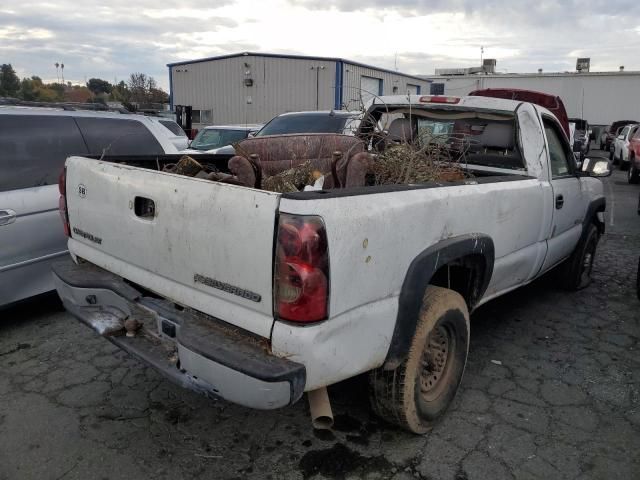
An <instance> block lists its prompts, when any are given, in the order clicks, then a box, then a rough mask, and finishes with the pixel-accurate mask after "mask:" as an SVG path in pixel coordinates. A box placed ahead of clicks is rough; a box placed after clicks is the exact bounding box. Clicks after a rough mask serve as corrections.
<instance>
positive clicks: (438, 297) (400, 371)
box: [369, 286, 469, 434]
mask: <svg viewBox="0 0 640 480" xmlns="http://www.w3.org/2000/svg"><path fill="white" fill-rule="evenodd" d="M468 352H469V311H468V309H467V304H466V302H465V301H464V299H463V298H462V296H461V295H460V294H459V293H457V292H454V291H453V290H449V289H447V288H441V287H435V286H429V287H427V289H426V291H425V293H424V296H423V300H422V308H421V309H420V313H419V318H418V323H417V325H416V332H415V334H414V336H413V339H412V340H411V346H410V348H409V354H408V355H407V358H406V359H405V360H404V361H403V362H402V363H401V364H400V365H399V366H398V367H397V368H396V369H395V370H387V371H385V370H383V368H379V369H376V370H374V371H372V372H371V373H370V376H369V385H370V401H371V406H372V408H373V410H374V412H375V413H376V414H377V415H378V416H380V417H382V418H383V419H385V420H387V421H388V422H390V423H394V424H396V425H398V426H400V427H402V428H404V429H406V430H409V431H410V432H413V433H418V434H422V433H426V432H428V431H429V430H431V428H432V427H433V425H434V424H435V422H436V421H437V420H438V419H439V418H440V417H441V416H442V415H443V414H444V412H445V411H446V409H447V408H448V407H449V405H450V404H451V402H452V401H453V398H454V397H455V395H456V392H457V390H458V386H459V385H460V381H461V380H462V375H463V373H464V367H465V365H466V363H467V354H468Z"/></svg>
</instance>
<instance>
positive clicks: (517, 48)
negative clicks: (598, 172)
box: [0, 0, 640, 90]
mask: <svg viewBox="0 0 640 480" xmlns="http://www.w3.org/2000/svg"><path fill="white" fill-rule="evenodd" d="M481 47H484V58H495V59H496V60H497V67H496V68H497V71H498V72H505V73H506V72H535V71H537V70H538V69H539V68H542V69H543V70H544V71H546V72H558V71H573V70H575V63H576V58H577V57H590V58H591V71H611V70H617V69H618V67H619V66H620V65H624V66H625V70H640V1H638V0H630V1H628V0H608V1H600V0H593V1H591V0H582V1H562V0H557V1H549V0H536V1H532V0H484V1H483V0H448V1H447V0H430V1H425V0H298V1H293V0H262V1H261V0H253V1H247V0H216V1H215V2H209V3H207V2H201V1H199V2H195V1H192V0H181V1H178V2H172V5H171V6H169V5H168V4H163V2H158V1H157V0H153V1H152V0H137V1H136V2H132V1H125V0H111V1H109V2H105V3H102V2H93V1H91V0H85V1H82V2H78V0H55V1H49V2H32V1H29V0H26V1H23V2H11V3H9V2H3V4H2V5H0V63H11V64H12V65H13V67H14V68H15V70H16V72H17V73H18V75H19V76H20V77H26V76H31V75H38V76H40V77H41V78H42V79H43V80H45V81H55V80H56V78H57V74H56V68H55V65H54V64H55V63H56V62H58V63H64V65H65V68H64V78H65V81H72V82H74V83H76V82H79V83H84V82H85V81H86V79H89V78H92V77H98V78H103V79H105V80H108V81H110V82H114V81H120V80H126V79H127V77H128V76H129V74H130V73H132V72H142V73H146V74H148V75H151V76H153V77H154V78H155V79H156V80H157V81H158V84H159V85H160V86H161V87H163V88H164V89H165V90H168V82H169V78H168V69H167V67H166V64H167V63H171V62H176V61H182V60H190V59H195V58H203V57H210V56H216V55H224V54H229V53H239V52H243V51H252V52H270V53H285V54H286V53H290V54H302V55H315V56H327V57H343V58H347V59H351V60H354V61H359V62H362V63H368V64H372V65H376V66H379V67H384V68H389V69H397V70H399V71H401V72H404V73H410V74H426V75H428V74H433V73H434V69H435V68H448V67H470V66H477V65H479V64H480V54H481V50H480V49H481Z"/></svg>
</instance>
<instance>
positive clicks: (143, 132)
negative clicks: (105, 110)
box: [76, 117, 164, 155]
mask: <svg viewBox="0 0 640 480" xmlns="http://www.w3.org/2000/svg"><path fill="white" fill-rule="evenodd" d="M76 121H77V122H78V126H79V127H80V130H81V131H82V135H83V136H84V139H85V141H86V142H87V146H88V147H89V152H90V153H91V154H92V155H102V152H103V151H104V152H105V155H162V154H163V153H164V150H163V149H162V147H161V146H160V143H158V140H156V137H154V136H153V134H152V133H151V132H150V131H149V129H148V128H147V127H145V126H144V125H143V124H142V123H140V122H138V121H137V120H128V119H124V118H123V119H119V118H99V117H76Z"/></svg>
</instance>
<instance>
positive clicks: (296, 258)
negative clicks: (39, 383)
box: [54, 96, 610, 433]
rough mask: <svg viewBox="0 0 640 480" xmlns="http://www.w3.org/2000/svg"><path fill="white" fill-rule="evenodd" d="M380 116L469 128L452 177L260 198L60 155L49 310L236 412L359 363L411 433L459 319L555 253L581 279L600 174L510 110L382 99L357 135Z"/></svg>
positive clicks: (525, 278)
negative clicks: (57, 253) (61, 252)
mask: <svg viewBox="0 0 640 480" xmlns="http://www.w3.org/2000/svg"><path fill="white" fill-rule="evenodd" d="M388 114H393V115H394V116H395V117H396V118H400V119H401V120H400V123H398V124H397V125H400V126H401V127H402V128H404V129H405V133H406V131H407V129H409V130H412V131H413V132H416V131H417V132H420V131H424V130H425V129H426V130H428V131H431V132H434V131H437V132H453V133H460V132H463V133H466V134H468V135H473V136H475V137H476V142H475V145H476V148H473V149H469V150H467V151H466V152H465V154H464V158H462V159H461V160H460V161H461V162H462V163H461V165H462V166H463V167H464V168H465V169H466V170H467V171H468V172H470V174H472V176H470V178H467V179H465V180H462V181H452V182H441V183H424V184H400V185H378V186H375V185H365V186H360V187H353V188H334V189H332V190H321V191H305V192H299V193H285V194H280V193H273V192H268V191H264V190H259V189H255V188H247V187H243V186H237V185H229V184H223V183H218V182H212V181H208V180H204V179H199V178H190V177H186V176H180V175H176V174H172V173H166V172H161V171H159V170H160V167H161V165H163V164H164V163H166V162H169V161H171V162H175V157H173V159H172V158H170V157H162V156H160V157H153V159H150V160H145V159H141V158H137V159H136V158H131V159H129V160H128V159H126V158H113V159H108V158H107V159H103V160H95V159H87V158H83V157H70V158H69V159H67V162H66V177H65V176H62V177H61V185H60V190H61V199H60V205H61V214H62V216H63V221H64V222H65V223H66V228H67V231H68V232H70V235H69V240H68V246H69V251H70V252H71V255H72V260H73V261H72V260H71V259H69V260H68V261H66V262H62V263H59V264H57V265H56V266H55V267H54V278H55V282H56V286H57V290H58V293H59V295H60V297H61V298H62V300H63V302H64V305H65V307H66V308H67V309H68V310H69V312H71V313H72V314H73V315H75V316H76V317H78V318H79V319H80V320H82V321H83V322H85V323H87V324H88V325H90V326H91V327H93V328H94V329H95V330H97V331H98V332H99V333H101V334H103V335H104V336H105V337H107V338H108V339H109V340H110V341H112V342H113V343H115V344H117V345H119V346H120V347H121V348H123V349H124V350H126V351H128V352H130V353H131V354H133V355H135V356H137V357H138V358H140V359H141V360H142V361H143V362H145V363H147V364H149V365H152V366H153V367H155V368H157V369H158V370H160V371H161V372H163V373H164V374H165V375H167V376H168V377H170V378H171V379H173V380H174V381H176V382H178V383H180V384H181V385H183V386H184V387H187V388H191V389H193V390H197V391H199V392H202V393H205V394H213V395H216V396H221V397H223V398H225V399H228V400H229V401H232V402H235V403H238V404H241V405H245V406H247V407H251V408H257V409H275V408H279V407H284V406H286V405H291V404H293V403H295V402H297V401H298V400H299V399H300V398H301V396H302V395H303V392H313V394H314V395H315V394H316V392H323V391H324V392H326V390H325V387H326V386H328V385H331V384H334V383H336V382H340V381H341V380H344V379H347V378H350V377H353V376H355V375H359V374H362V373H365V372H369V378H370V382H371V402H372V405H373V408H374V410H375V411H376V412H377V413H378V414H379V415H380V416H382V417H383V418H385V419H387V420H388V421H390V422H393V423H396V424H398V425H400V426H401V427H403V428H406V429H408V430H410V431H413V432H416V433H422V432H426V431H427V430H428V429H429V428H430V427H431V426H432V425H433V422H434V421H436V420H437V419H438V417H440V416H441V415H442V414H443V412H444V411H445V410H446V408H447V406H448V405H449V404H450V403H451V401H452V399H453V397H454V395H455V392H456V390H457V388H458V385H459V383H460V380H461V378H462V374H463V371H464V367H465V363H466V358H467V353H468V349H469V313H470V312H472V311H473V310H474V309H475V308H477V307H478V306H479V305H481V304H483V303H485V302H487V301H489V300H491V299H493V298H496V297H498V296H500V295H502V294H504V293H506V292H509V291H511V290H513V289H515V288H518V287H520V286H522V285H526V284H527V283H529V282H531V281H533V280H534V279H536V278H538V277H540V276H541V275H542V274H543V273H545V272H547V271H548V270H550V269H552V268H553V267H556V266H560V267H561V268H562V278H563V279H564V283H565V284H566V286H568V287H569V288H572V289H577V288H581V287H584V286H586V285H587V284H588V283H589V276H590V274H591V267H592V264H593V258H594V254H595V251H596V245H597V242H598V238H599V236H600V235H601V234H602V233H603V232H604V217H603V215H604V209H605V198H604V196H603V186H602V183H601V181H600V180H599V179H597V178H590V177H601V176H606V175H608V174H610V171H609V165H608V162H607V161H606V160H603V161H593V160H588V159H587V160H586V161H585V162H584V164H583V167H582V170H581V171H577V167H576V164H575V162H574V159H573V153H572V149H571V147H570V145H569V142H568V140H567V138H566V136H565V134H564V133H563V129H562V127H561V126H560V124H559V123H558V121H557V120H556V118H555V117H554V116H553V115H552V114H551V113H550V112H548V111H546V110H545V109H543V108H541V107H538V106H536V105H533V104H530V103H523V102H517V101H511V100H501V99H493V98H483V97H464V98H454V97H436V96H433V97H432V96H411V97H406V96H393V97H383V98H378V99H376V100H374V101H373V102H372V103H371V105H370V106H369V108H368V112H367V118H369V119H370V120H371V121H363V122H362V124H361V126H360V130H359V132H358V133H357V135H359V136H361V137H366V136H367V135H368V134H370V133H371V132H372V131H373V130H374V129H375V124H376V122H377V121H378V120H379V119H380V118H381V117H382V116H384V115H388ZM402 128H401V130H402ZM391 130H395V131H396V132H397V131H398V128H395V129H394V128H391V127H390V128H389V131H391ZM198 158H200V157H198ZM227 158H228V157H227ZM225 162H226V159H225ZM140 325H142V326H140ZM125 331H126V333H127V334H126V335H125V334H124V333H125ZM313 413H314V412H313V408H312V414H313Z"/></svg>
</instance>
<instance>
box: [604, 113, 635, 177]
mask: <svg viewBox="0 0 640 480" xmlns="http://www.w3.org/2000/svg"><path fill="white" fill-rule="evenodd" d="M638 126H639V125H634V124H631V125H627V126H625V127H623V128H622V130H620V133H619V135H618V136H617V137H616V139H615V140H614V143H613V148H612V149H611V152H610V154H609V159H610V160H613V163H614V165H615V164H619V165H620V170H626V169H627V168H628V167H629V140H630V139H631V137H633V136H634V135H635V133H636V132H637V131H638Z"/></svg>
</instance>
